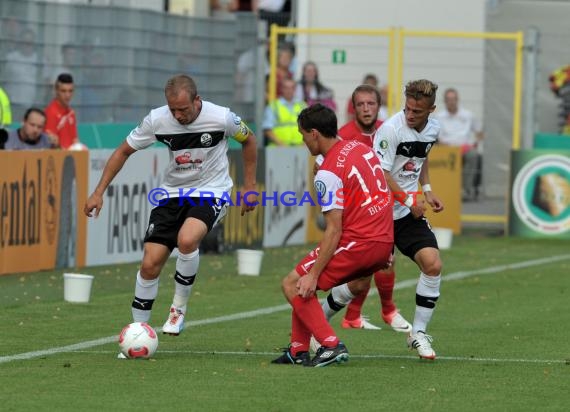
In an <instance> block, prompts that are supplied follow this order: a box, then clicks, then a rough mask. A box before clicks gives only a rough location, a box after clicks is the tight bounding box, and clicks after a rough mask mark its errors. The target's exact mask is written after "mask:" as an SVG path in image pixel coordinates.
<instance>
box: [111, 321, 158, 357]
mask: <svg viewBox="0 0 570 412" xmlns="http://www.w3.org/2000/svg"><path fill="white" fill-rule="evenodd" d="M157 347H158V336H157V335H156V332H155V331H154V329H153V328H151V327H150V326H149V325H148V324H147V323H144V322H135V323H131V324H129V325H127V326H125V327H124V328H123V330H122V331H121V334H120V335H119V348H120V349H121V352H122V353H123V355H125V356H126V357H127V358H129V359H136V358H142V359H147V358H150V357H151V356H152V355H154V353H155V352H156V348H157Z"/></svg>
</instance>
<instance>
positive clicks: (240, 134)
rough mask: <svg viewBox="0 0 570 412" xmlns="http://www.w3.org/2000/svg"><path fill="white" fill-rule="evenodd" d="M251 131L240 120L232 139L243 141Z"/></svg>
mask: <svg viewBox="0 0 570 412" xmlns="http://www.w3.org/2000/svg"><path fill="white" fill-rule="evenodd" d="M250 133H251V130H249V127H247V125H246V124H245V123H244V122H241V123H240V124H239V126H238V131H237V133H236V134H235V135H234V136H233V138H234V140H236V141H238V142H240V143H243V142H245V141H246V140H247V136H248V135H249V134H250Z"/></svg>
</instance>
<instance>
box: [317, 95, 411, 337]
mask: <svg viewBox="0 0 570 412" xmlns="http://www.w3.org/2000/svg"><path fill="white" fill-rule="evenodd" d="M381 103H382V98H381V96H380V92H379V91H378V88H377V87H374V86H372V85H369V84H362V85H360V86H358V87H356V89H354V91H353V92H352V105H353V107H354V114H355V118H354V120H352V121H350V122H348V123H346V124H345V125H344V126H343V127H341V128H340V129H339V131H338V135H339V136H340V137H342V138H343V140H357V141H359V142H362V143H364V144H366V145H367V146H369V147H370V148H372V142H373V140H374V135H375V133H376V130H378V128H379V127H380V126H381V125H382V121H381V120H379V119H378V109H379V108H380V105H381ZM395 279H396V274H395V272H394V270H393V269H388V270H385V271H379V272H376V273H374V282H375V283H376V288H377V289H378V294H379V296H380V302H381V304H382V319H383V320H384V322H386V323H387V324H389V325H390V326H391V327H392V329H394V330H395V331H396V332H406V333H409V332H410V331H411V330H412V325H411V324H410V323H409V322H408V321H407V320H406V319H405V318H404V317H403V316H402V315H401V314H400V312H399V311H398V309H397V307H396V305H395V303H394V301H393V298H392V297H393V292H394V283H395ZM369 290H370V284H368V287H366V288H365V290H363V291H362V292H361V293H360V294H358V296H355V297H354V298H353V299H352V300H351V301H350V303H349V304H348V305H347V308H346V314H345V316H344V319H343V320H342V323H341V325H342V327H343V328H361V329H380V328H379V327H378V326H375V325H373V324H372V323H370V322H368V320H367V318H366V317H363V316H362V306H363V305H364V301H365V300H366V297H367V296H368V291H369ZM337 292H340V291H335V290H333V291H331V294H330V295H329V296H330V297H329V298H327V300H325V302H324V303H323V310H324V311H325V315H326V316H327V318H329V319H330V317H332V316H333V315H334V314H335V313H337V311H338V310H339V309H341V308H342V307H343V305H339V303H338V299H335V296H334V295H335V294H336V293H337ZM331 304H332V305H331ZM331 306H334V308H333V307H331Z"/></svg>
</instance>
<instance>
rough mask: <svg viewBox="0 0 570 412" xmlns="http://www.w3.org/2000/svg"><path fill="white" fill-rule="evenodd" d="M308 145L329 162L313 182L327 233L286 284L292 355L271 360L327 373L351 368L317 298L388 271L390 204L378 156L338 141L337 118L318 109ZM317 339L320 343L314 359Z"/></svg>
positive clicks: (313, 110) (306, 132) (305, 124)
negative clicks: (337, 365) (335, 366)
mask: <svg viewBox="0 0 570 412" xmlns="http://www.w3.org/2000/svg"><path fill="white" fill-rule="evenodd" d="M298 125H299V131H300V132H301V134H302V135H303V142H304V143H305V145H306V146H307V148H308V149H309V151H310V152H311V154H312V155H315V156H316V155H319V154H320V155H323V156H324V160H323V163H322V165H321V166H320V168H319V170H318V172H317V174H316V175H315V178H314V184H315V189H316V192H317V194H318V197H319V204H320V205H321V208H322V211H323V214H324V217H325V221H326V229H325V233H324V236H323V240H322V241H321V242H320V244H319V245H318V247H317V248H315V249H314V250H312V251H311V252H310V253H309V254H308V255H307V256H305V257H304V258H303V259H301V261H300V262H299V263H298V264H297V266H296V267H295V269H294V270H292V271H291V272H290V273H289V274H288V275H287V276H286V277H285V278H284V279H283V282H282V288H283V293H284V295H285V297H286V298H287V300H288V301H289V303H290V304H291V306H292V307H293V313H292V326H291V340H290V345H289V347H288V348H287V349H286V350H285V352H284V353H283V355H281V356H280V357H278V358H277V359H275V360H273V361H272V363H277V364H302V365H305V366H315V367H321V366H326V365H329V364H331V363H334V362H344V361H347V360H348V350H347V349H346V346H345V345H344V344H343V343H342V342H341V341H339V339H338V337H337V336H336V334H335V332H334V330H333V329H332V327H331V326H330V324H329V323H328V322H327V320H326V318H325V315H324V312H323V310H322V309H321V306H320V304H319V301H318V299H317V296H316V291H317V289H320V290H329V289H330V288H332V287H333V286H337V285H341V284H345V283H347V282H348V284H347V285H346V287H347V288H350V282H351V281H353V280H355V279H359V278H365V277H368V278H370V276H371V273H374V272H375V271H377V270H379V269H382V268H386V267H388V266H389V265H390V263H391V261H392V251H393V236H394V234H393V219H392V213H393V206H392V198H391V196H390V192H389V189H388V185H387V183H386V179H385V177H384V172H383V171H382V166H381V165H380V160H379V158H378V156H377V155H376V154H375V153H374V152H373V151H372V149H371V148H370V147H368V146H366V145H364V144H362V143H360V142H356V141H354V140H349V141H347V140H341V139H339V138H338V136H337V119H336V115H335V114H334V112H333V111H332V110H331V109H329V108H327V107H325V106H323V105H321V104H315V105H313V106H311V107H308V108H306V109H304V110H303V111H302V112H301V114H300V115H299V118H298ZM311 335H313V336H315V338H316V339H317V340H318V341H319V342H320V343H321V345H322V346H321V347H320V348H319V349H318V350H317V353H316V354H315V356H314V358H313V359H310V357H309V341H310V338H311Z"/></svg>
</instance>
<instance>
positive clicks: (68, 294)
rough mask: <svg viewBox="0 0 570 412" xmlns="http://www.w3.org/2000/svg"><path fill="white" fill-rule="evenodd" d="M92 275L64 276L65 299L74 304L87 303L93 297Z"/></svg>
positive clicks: (69, 274) (67, 274)
mask: <svg viewBox="0 0 570 412" xmlns="http://www.w3.org/2000/svg"><path fill="white" fill-rule="evenodd" d="M92 284H93V276H92V275H82V274H79V273H64V274H63V299H65V300H66V301H68V302H73V303H87V302H89V296H90V295H91V285H92Z"/></svg>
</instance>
